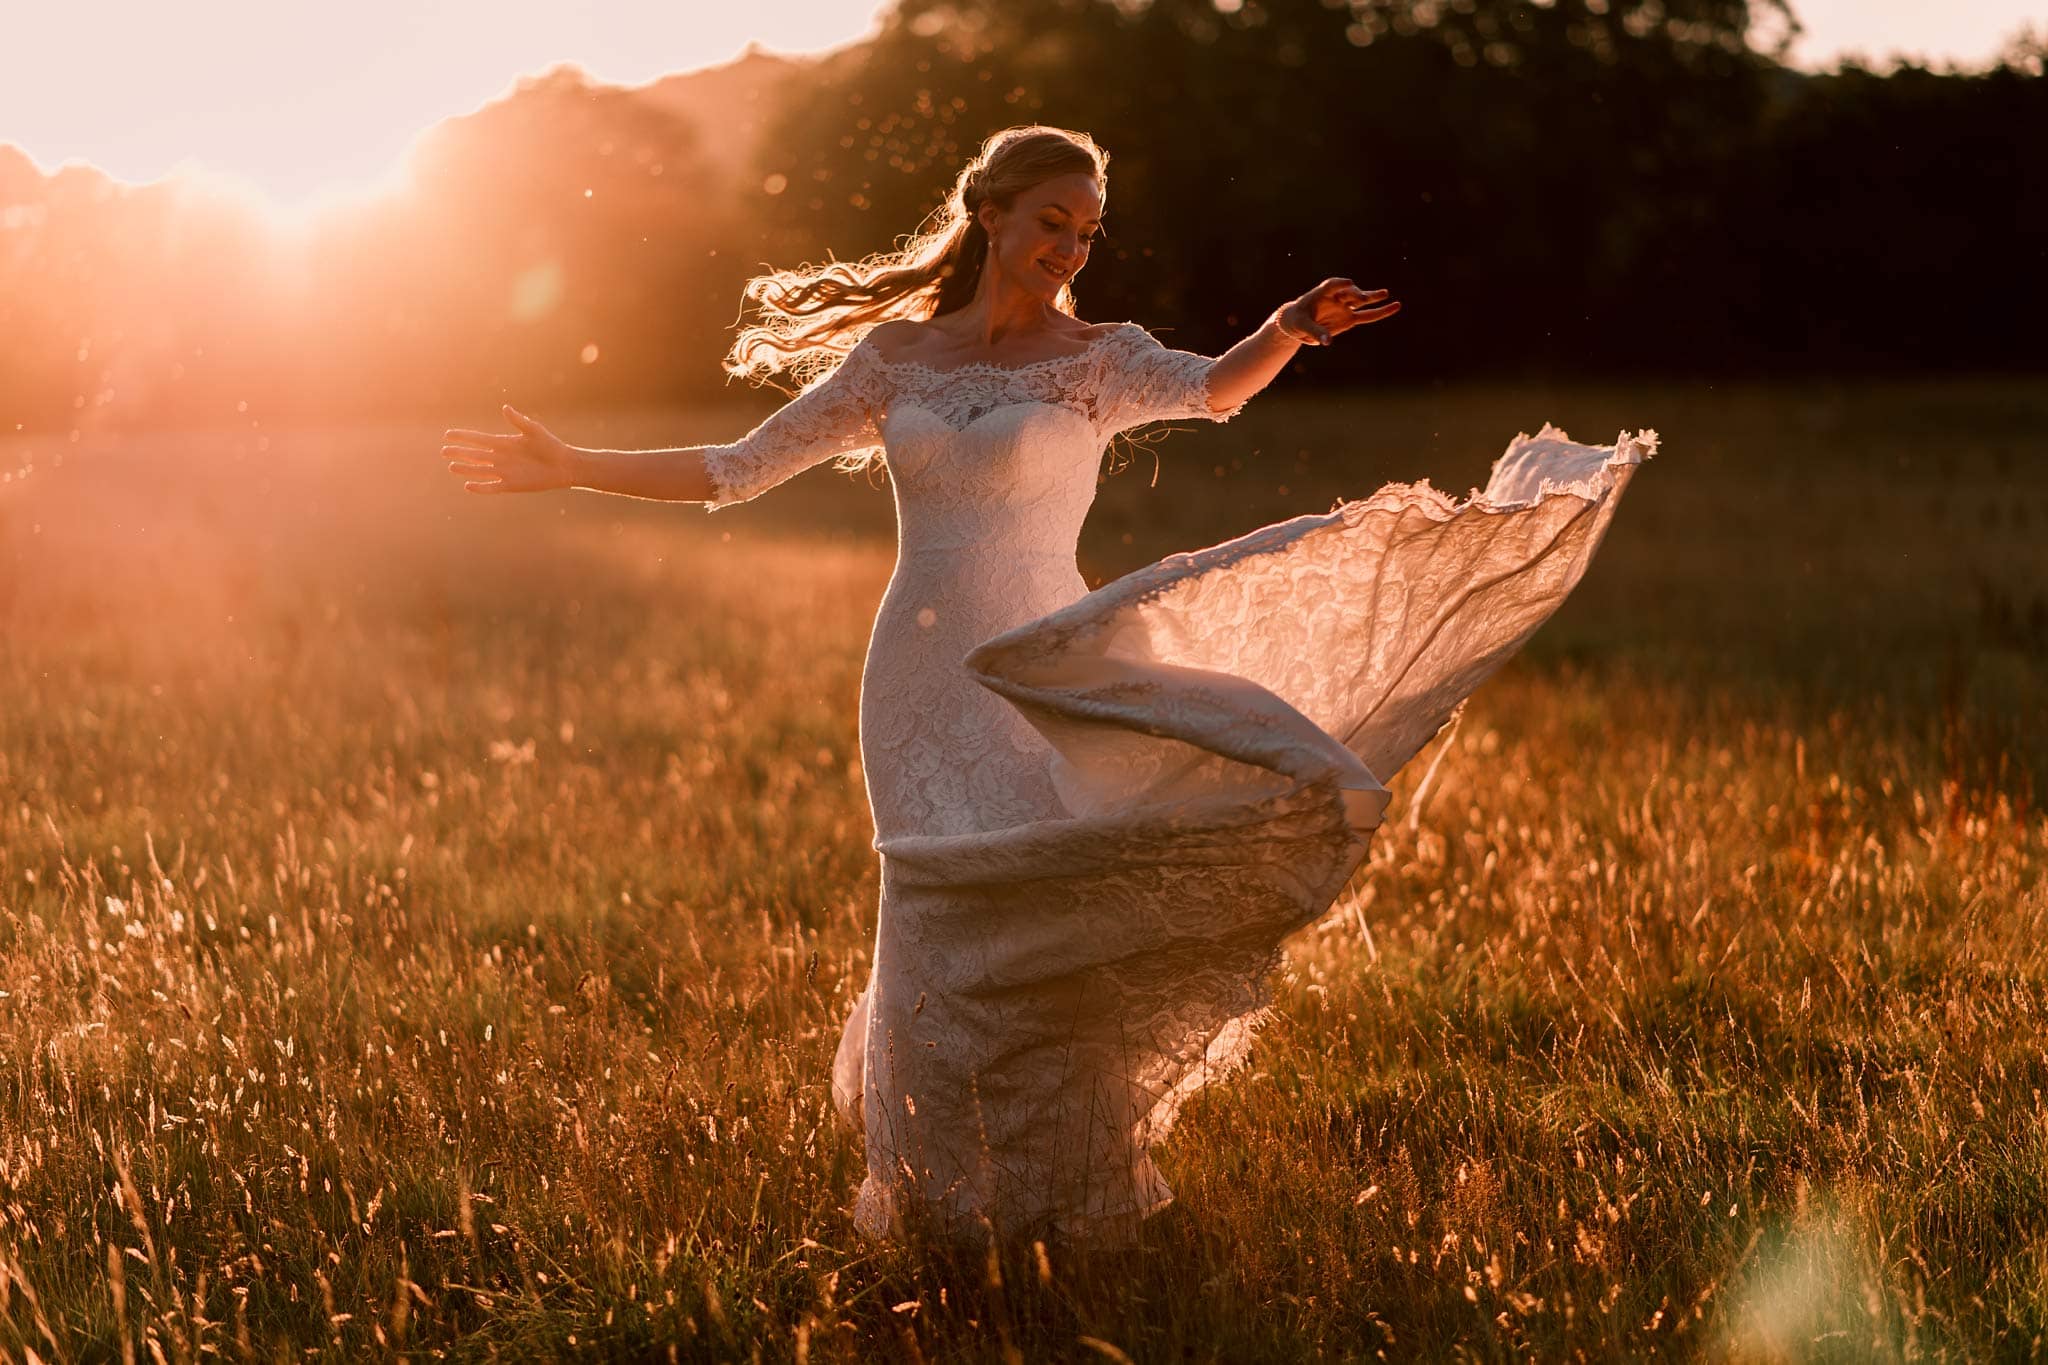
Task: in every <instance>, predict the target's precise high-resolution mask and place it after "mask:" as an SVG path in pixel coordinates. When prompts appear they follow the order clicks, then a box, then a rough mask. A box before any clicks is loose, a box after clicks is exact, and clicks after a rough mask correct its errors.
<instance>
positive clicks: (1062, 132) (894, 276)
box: [725, 124, 1109, 388]
mask: <svg viewBox="0 0 2048 1365" xmlns="http://www.w3.org/2000/svg"><path fill="white" fill-rule="evenodd" d="M1108 164H1109V154H1108V153H1107V152H1105V151H1103V150H1102V149H1101V148H1100V147H1098V146H1096V145H1095V141H1094V139H1092V138H1090V137H1089V136H1088V135H1087V134H1086V133H1077V132H1072V131H1070V130H1068V129H1065V128H1052V127H1047V126H1045V125H1044V124H1027V125H1024V126H1021V127H1016V128H1005V129H1004V130H1003V131H1001V132H999V133H995V134H992V135H991V136H990V137H989V138H988V140H987V141H986V142H984V143H982V144H981V151H980V153H979V154H978V155H976V156H975V158H974V159H973V160H972V161H969V162H968V163H967V164H966V165H965V166H964V167H962V168H961V171H960V175H959V177H958V178H957V179H956V180H954V182H953V189H952V191H951V192H950V193H949V194H947V196H946V199H945V202H944V203H942V204H941V205H939V207H938V208H937V209H935V210H934V211H933V212H932V214H931V216H930V217H929V218H927V219H926V220H925V221H924V223H923V225H922V226H920V227H919V229H918V231H917V232H916V233H914V234H912V235H911V236H910V237H908V238H907V239H905V240H904V241H903V242H902V244H901V245H900V246H899V247H898V248H897V249H896V250H895V251H889V252H881V253H878V254H876V255H873V256H869V257H868V258H867V259H865V260H862V261H857V262H849V261H831V262H828V263H827V264H825V265H823V266H809V265H806V266H803V267H800V268H799V269H796V270H773V271H770V272H769V273H768V274H766V275H760V276H756V277H755V278H754V279H751V280H749V281H748V282H747V287H746V291H745V297H746V299H747V301H748V302H750V303H753V304H754V305H755V306H756V307H757V308H758V310H759V312H760V320H759V321H758V322H756V323H754V324H753V325H751V326H748V327H745V328H742V329H741V331H740V334H739V336H738V338H737V339H735V340H734V342H733V344H732V350H731V351H729V352H727V354H726V357H725V370H726V373H727V374H730V375H739V376H744V377H746V378H748V379H751V380H753V381H754V382H755V383H761V382H763V381H764V380H767V379H768V378H770V377H771V376H773V375H774V374H776V373H777V372H788V373H790V374H792V375H794V376H795V377H796V378H797V379H798V381H799V382H801V383H803V384H804V386H805V387H806V388H808V387H811V386H812V385H815V384H816V383H817V382H819V381H820V380H822V379H823V378H824V377H825V376H826V375H827V374H829V373H830V372H831V371H832V370H833V369H835V368H836V367H837V366H838V364H839V362H840V361H841V360H844V359H845V358H846V353H847V352H848V351H851V350H852V349H853V347H854V344H855V343H856V342H858V341H859V340H860V339H861V337H863V336H865V335H866V334H867V333H868V332H869V331H870V330H871V329H873V328H874V327H875V326H876V325H877V324H880V323H883V322H887V321H890V320H891V319H894V318H935V317H938V316H940V315H941V314H945V313H950V312H952V311H953V310H954V309H956V308H962V307H965V306H966V305H967V303H969V302H970V301H971V300H972V299H973V298H974V291H975V287H976V285H977V284H979V283H980V280H981V267H982V265H983V263H984V262H985V261H986V260H987V259H988V233H987V232H986V231H985V230H984V229H983V228H982V225H981V220H980V218H979V217H978V216H977V215H978V212H979V210H980V208H981V206H982V205H983V204H985V203H993V204H995V205H996V207H998V208H1002V209H1007V208H1009V207H1010V204H1011V202H1012V201H1013V200H1015V198H1016V197H1017V194H1018V193H1019V192H1020V191H1022V190H1027V189H1030V188H1031V187H1032V186H1033V185H1038V184H1043V183H1044V182H1045V181H1047V180H1050V179H1052V178H1053V177H1054V176H1059V175H1071V174H1074V173H1075V172H1080V173H1083V174H1087V175H1092V176H1094V177H1095V180H1096V182H1097V184H1098V185H1100V184H1101V182H1102V180H1103V172H1104V168H1105V167H1106V166H1107V165H1108ZM1053 306H1054V307H1056V308H1058V309H1059V310H1060V311H1061V312H1063V313H1067V314H1072V313H1073V311H1074V291H1073V286H1072V285H1071V284H1068V285H1063V286H1061V288H1060V292H1059V294H1058V295H1057V296H1056V297H1055V299H1054V300H1053Z"/></svg>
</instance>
